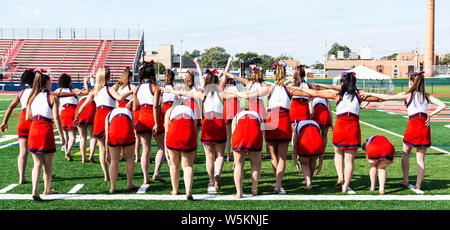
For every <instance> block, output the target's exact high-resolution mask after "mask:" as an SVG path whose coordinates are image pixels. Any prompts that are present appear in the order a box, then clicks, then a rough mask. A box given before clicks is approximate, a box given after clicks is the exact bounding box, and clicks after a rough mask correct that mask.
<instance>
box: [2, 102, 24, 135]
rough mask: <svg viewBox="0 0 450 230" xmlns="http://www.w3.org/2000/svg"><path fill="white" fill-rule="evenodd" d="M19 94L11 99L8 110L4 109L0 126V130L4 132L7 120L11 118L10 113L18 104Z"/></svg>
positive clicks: (6, 127)
mask: <svg viewBox="0 0 450 230" xmlns="http://www.w3.org/2000/svg"><path fill="white" fill-rule="evenodd" d="M19 95H20V94H17V96H16V97H15V98H14V99H13V101H12V102H11V103H10V104H9V106H8V109H6V112H5V116H4V117H3V122H2V125H1V126H0V130H1V131H2V132H5V131H6V130H7V129H8V120H9V117H10V116H11V113H12V111H13V110H14V109H15V108H16V107H17V106H18V105H19V103H20V97H19Z"/></svg>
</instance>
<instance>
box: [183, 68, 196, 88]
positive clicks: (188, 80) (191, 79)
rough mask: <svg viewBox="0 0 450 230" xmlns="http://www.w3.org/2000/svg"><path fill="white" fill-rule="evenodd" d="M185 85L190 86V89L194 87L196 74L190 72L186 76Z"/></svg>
mask: <svg viewBox="0 0 450 230" xmlns="http://www.w3.org/2000/svg"><path fill="white" fill-rule="evenodd" d="M183 83H184V86H185V87H188V88H189V89H190V88H192V87H194V75H192V73H190V72H188V73H187V74H186V77H184V82H183Z"/></svg>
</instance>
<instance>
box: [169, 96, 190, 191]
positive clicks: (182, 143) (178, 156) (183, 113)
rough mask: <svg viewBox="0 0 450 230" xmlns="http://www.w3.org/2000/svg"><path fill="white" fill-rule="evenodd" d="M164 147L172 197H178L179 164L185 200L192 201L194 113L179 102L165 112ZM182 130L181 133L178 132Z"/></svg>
mask: <svg viewBox="0 0 450 230" xmlns="http://www.w3.org/2000/svg"><path fill="white" fill-rule="evenodd" d="M164 127H165V131H166V137H167V138H166V147H167V152H168V159H169V161H170V164H169V166H170V179H171V182H172V192H171V194H172V195H178V185H179V180H180V162H181V167H182V169H183V175H184V185H185V189H186V200H193V199H194V198H193V197H192V181H193V178H194V169H193V165H194V158H195V153H196V152H197V136H196V135H195V134H196V123H195V115H194V111H193V110H192V109H191V108H190V107H187V106H185V105H183V104H182V102H181V101H178V102H176V104H174V106H172V107H171V108H169V109H168V110H167V113H166V116H165V118H164ZM180 130H183V132H180Z"/></svg>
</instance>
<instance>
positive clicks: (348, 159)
mask: <svg viewBox="0 0 450 230" xmlns="http://www.w3.org/2000/svg"><path fill="white" fill-rule="evenodd" d="M356 151H357V150H356V149H346V150H345V152H344V161H345V170H344V185H343V186H342V192H347V190H348V187H349V185H350V181H351V180H352V176H353V165H354V164H353V163H354V161H355V155H356Z"/></svg>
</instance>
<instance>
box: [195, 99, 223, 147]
mask: <svg viewBox="0 0 450 230" xmlns="http://www.w3.org/2000/svg"><path fill="white" fill-rule="evenodd" d="M203 107H204V114H205V119H204V120H203V124H202V134H201V137H200V140H201V141H202V142H203V143H207V144H220V143H225V142H226V141H227V130H226V127H225V122H224V121H223V100H222V98H221V97H220V95H219V92H218V91H210V92H208V93H207V95H206V98H205V100H204V102H203Z"/></svg>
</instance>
